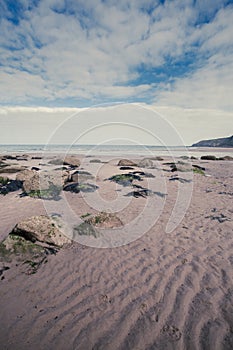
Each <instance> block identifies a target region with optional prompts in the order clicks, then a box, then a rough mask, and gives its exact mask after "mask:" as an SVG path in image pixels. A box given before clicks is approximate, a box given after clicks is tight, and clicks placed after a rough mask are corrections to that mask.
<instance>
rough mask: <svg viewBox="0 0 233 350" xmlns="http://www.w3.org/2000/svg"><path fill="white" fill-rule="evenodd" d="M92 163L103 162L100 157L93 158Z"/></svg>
mask: <svg viewBox="0 0 233 350" xmlns="http://www.w3.org/2000/svg"><path fill="white" fill-rule="evenodd" d="M90 163H102V161H101V160H100V159H91V160H90Z"/></svg>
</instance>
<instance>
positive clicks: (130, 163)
mask: <svg viewBox="0 0 233 350" xmlns="http://www.w3.org/2000/svg"><path fill="white" fill-rule="evenodd" d="M117 165H118V166H130V167H134V166H137V164H136V163H135V162H133V161H132V160H130V159H121V160H120V161H119V162H118V164H117Z"/></svg>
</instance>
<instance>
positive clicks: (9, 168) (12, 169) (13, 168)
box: [0, 164, 27, 174]
mask: <svg viewBox="0 0 233 350" xmlns="http://www.w3.org/2000/svg"><path fill="white" fill-rule="evenodd" d="M26 168H27V167H26V166H18V165H9V164H8V165H5V164H4V166H3V167H0V173H4V174H15V173H18V172H20V171H23V170H25V169H26Z"/></svg>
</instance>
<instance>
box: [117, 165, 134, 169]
mask: <svg viewBox="0 0 233 350" xmlns="http://www.w3.org/2000/svg"><path fill="white" fill-rule="evenodd" d="M133 169H134V168H133V167H131V166H121V167H120V170H133Z"/></svg>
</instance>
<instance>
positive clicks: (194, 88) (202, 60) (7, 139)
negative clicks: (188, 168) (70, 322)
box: [0, 0, 233, 144]
mask: <svg viewBox="0 0 233 350" xmlns="http://www.w3.org/2000/svg"><path fill="white" fill-rule="evenodd" d="M232 18H233V0H231V1H229V0H170V1H169V0H166V1H165V0H163V1H162V0H160V1H159V0H153V1H152V0H130V1H128V0H102V1H101V0H85V1H84V0H1V2H0V33H1V35H0V123H1V126H2V127H1V128H0V143H18V141H19V140H21V141H20V142H22V143H44V142H46V140H47V139H48V137H49V136H50V135H51V133H52V131H53V130H54V128H56V127H57V126H58V124H59V123H64V120H65V119H66V118H68V117H69V116H70V115H72V114H73V113H75V112H78V111H80V109H81V110H82V111H85V110H86V109H87V108H88V109H89V108H91V109H93V111H95V113H93V115H92V118H94V119H95V120H98V123H101V113H100V112H103V109H101V108H100V109H98V106H101V107H103V106H105V107H104V110H105V113H106V111H107V112H108V118H109V122H110V123H111V122H114V118H115V116H114V113H112V111H113V110H115V109H112V108H110V107H107V106H111V105H112V104H113V105H114V104H116V103H121V108H120V109H119V111H122V108H123V106H127V104H133V105H134V108H132V109H130V112H129V113H128V114H126V117H125V122H126V123H127V122H132V123H133V120H134V113H135V110H134V109H135V108H136V107H135V106H136V105H137V106H138V104H140V105H141V106H147V107H149V108H152V109H153V110H154V111H155V114H156V115H157V116H158V113H159V114H161V113H162V115H163V117H164V118H165V119H166V120H167V121H168V122H169V123H171V124H172V125H173V129H174V130H176V132H177V133H179V135H180V136H181V138H182V139H183V140H184V142H185V144H191V143H193V142H195V141H198V140H199V139H203V138H204V139H205V138H212V137H213V138H214V137H224V136H229V135H231V134H233V98H232V96H233V20H232ZM107 108H108V109H107ZM140 110H141V113H145V109H144V108H141V109H140ZM151 118H152V117H151ZM103 119H104V118H103ZM82 123H84V124H85V118H83V120H82ZM71 124H72V123H71ZM149 124H150V121H149V120H148V125H147V127H148V128H149ZM13 126H14V127H15V130H16V131H20V135H17V132H16V131H14V132H12V127H13ZM116 129H117V126H116ZM119 132H120V129H119V130H118V129H117V132H116V130H115V132H112V131H111V130H109V137H110V138H111V135H112V137H114V135H115V134H117V133H119ZM97 139H98V138H97V137H96V136H95V135H92V140H93V142H97V141H96V140H97ZM90 141H91V139H87V140H86V142H90ZM61 142H64V140H61ZM140 142H141V139H140ZM151 142H152V141H151ZM145 143H146V139H145Z"/></svg>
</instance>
